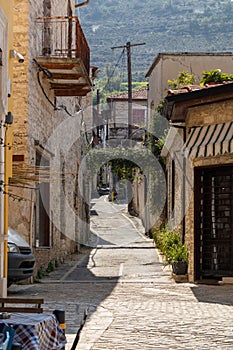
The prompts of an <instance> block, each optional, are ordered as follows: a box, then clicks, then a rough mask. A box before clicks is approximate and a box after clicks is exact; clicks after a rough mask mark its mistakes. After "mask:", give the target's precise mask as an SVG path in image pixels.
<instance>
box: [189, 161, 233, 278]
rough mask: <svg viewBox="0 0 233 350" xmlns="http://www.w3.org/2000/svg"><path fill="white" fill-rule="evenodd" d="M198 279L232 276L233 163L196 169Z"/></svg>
mask: <svg viewBox="0 0 233 350" xmlns="http://www.w3.org/2000/svg"><path fill="white" fill-rule="evenodd" d="M194 191H195V192H194V193H195V210H194V215H195V229H194V231H195V252H196V254H195V258H196V259H195V261H196V264H195V268H196V278H197V279H205V278H214V279H221V278H222V277H224V276H233V254H232V253H233V166H232V165H231V166H221V167H208V168H197V169H195V187H194Z"/></svg>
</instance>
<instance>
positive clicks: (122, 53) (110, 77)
mask: <svg viewBox="0 0 233 350" xmlns="http://www.w3.org/2000/svg"><path fill="white" fill-rule="evenodd" d="M124 53H125V48H123V50H122V52H121V54H120V56H119V58H118V61H117V63H116V64H115V67H114V69H113V71H112V73H111V74H110V76H109V77H108V80H107V83H106V85H105V86H104V88H103V90H105V89H106V88H107V86H108V84H109V83H110V80H111V79H112V77H113V75H114V73H115V70H116V68H117V67H118V65H119V62H120V60H121V58H122V56H123V55H124Z"/></svg>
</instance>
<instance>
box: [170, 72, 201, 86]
mask: <svg viewBox="0 0 233 350" xmlns="http://www.w3.org/2000/svg"><path fill="white" fill-rule="evenodd" d="M194 81H195V78H194V75H193V74H189V73H188V72H180V74H179V75H178V77H177V78H176V79H174V80H168V85H169V87H170V88H172V89H180V88H182V87H183V86H186V85H192V84H193V83H194Z"/></svg>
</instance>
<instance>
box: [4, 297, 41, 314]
mask: <svg viewBox="0 0 233 350" xmlns="http://www.w3.org/2000/svg"><path fill="white" fill-rule="evenodd" d="M17 304H19V305H17ZM42 304H44V299H38V298H27V299H26V298H25V299H24V298H0V312H24V313H39V314H41V313H42V312H43V308H42V307H41V305H42ZM27 305H32V306H27Z"/></svg>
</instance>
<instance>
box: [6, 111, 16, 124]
mask: <svg viewBox="0 0 233 350" xmlns="http://www.w3.org/2000/svg"><path fill="white" fill-rule="evenodd" d="M13 119H14V116H13V114H12V113H11V112H8V113H7V115H6V117H5V123H6V124H8V125H9V124H12V123H13Z"/></svg>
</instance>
